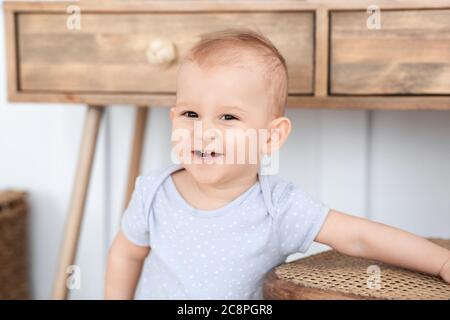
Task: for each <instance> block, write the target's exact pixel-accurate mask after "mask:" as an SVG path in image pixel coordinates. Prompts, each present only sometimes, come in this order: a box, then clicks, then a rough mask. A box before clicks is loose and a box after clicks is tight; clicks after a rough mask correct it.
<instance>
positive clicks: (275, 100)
mask: <svg viewBox="0 0 450 320" xmlns="http://www.w3.org/2000/svg"><path fill="white" fill-rule="evenodd" d="M245 53H247V55H246V54H245ZM248 54H250V56H249V55H248ZM255 57H256V58H257V60H258V62H259V64H257V67H261V68H260V70H262V71H263V73H262V74H263V77H264V80H265V81H267V84H268V85H269V88H270V91H269V95H270V97H271V107H272V111H271V112H272V113H273V115H275V116H277V117H278V116H283V115H284V109H285V105H286V102H287V96H288V71H287V67H286V61H285V59H284V58H283V56H282V55H281V54H280V52H279V51H278V49H277V48H276V47H275V46H274V45H273V43H272V42H271V41H270V40H269V39H268V38H267V37H265V36H264V35H263V34H262V33H261V32H259V31H255V30H252V29H249V28H229V29H225V30H220V31H214V32H209V33H204V34H201V35H200V41H198V42H197V43H196V44H195V45H194V46H193V47H192V48H191V50H190V51H189V52H188V54H187V55H186V57H185V58H184V60H185V61H190V62H197V63H198V64H199V65H200V66H217V65H240V66H249V63H248V61H249V60H250V61H251V58H255ZM249 58H250V59H249ZM183 62H184V61H183ZM183 62H182V64H183Z"/></svg>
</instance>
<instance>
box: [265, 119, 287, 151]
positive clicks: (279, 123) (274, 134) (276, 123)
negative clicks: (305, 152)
mask: <svg viewBox="0 0 450 320" xmlns="http://www.w3.org/2000/svg"><path fill="white" fill-rule="evenodd" d="M291 129H292V125H291V121H290V120H289V118H287V117H279V118H276V119H274V120H272V121H271V122H270V124H269V127H268V139H267V151H268V153H269V154H271V153H273V152H276V151H278V150H279V149H280V148H281V146H282V145H283V144H284V143H285V142H286V140H287V138H288V137H289V134H290V133H291Z"/></svg>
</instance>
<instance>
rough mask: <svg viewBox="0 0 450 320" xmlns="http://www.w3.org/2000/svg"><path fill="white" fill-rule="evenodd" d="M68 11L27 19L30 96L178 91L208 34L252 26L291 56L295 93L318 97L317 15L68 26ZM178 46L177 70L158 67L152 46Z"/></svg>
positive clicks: (21, 50) (112, 17) (88, 19)
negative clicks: (195, 48) (181, 69)
mask: <svg viewBox="0 0 450 320" xmlns="http://www.w3.org/2000/svg"><path fill="white" fill-rule="evenodd" d="M67 18H68V15H67V14H64V13H61V14H59V13H51V14H50V13H49V14H46V13H19V14H18V15H17V32H18V40H17V42H18V71H19V76H18V82H19V90H20V91H25V92H80V93H90V92H92V93H96V92H99V93H115V94H117V93H173V92H175V88H176V79H175V78H176V72H177V67H178V63H179V61H180V57H182V56H184V55H185V54H186V53H187V51H188V50H189V48H190V47H191V46H192V45H193V44H194V43H195V42H196V41H197V40H198V39H199V37H198V35H199V34H201V33H204V32H208V31H213V30H220V29H224V28H227V27H241V26H250V27H255V26H256V27H257V28H259V29H260V30H261V31H262V32H263V33H264V34H266V35H267V36H268V37H269V38H270V39H271V40H272V41H273V42H274V44H275V45H276V46H277V47H278V48H279V50H280V51H281V53H282V54H283V55H284V56H285V58H286V61H287V64H288V69H289V76H290V86H289V90H290V93H292V94H305V95H310V94H312V93H313V69H314V67H313V53H314V52H313V51H314V48H313V32H314V31H313V30H314V26H313V24H314V15H313V13H312V12H250V13H202V12H199V13H195V12H193V13H182V14H180V13H114V14H109V13H83V12H82V13H81V28H80V29H74V30H71V29H69V28H67ZM156 39H164V41H166V42H167V41H168V43H169V47H170V46H173V48H174V53H175V56H176V57H175V60H174V61H173V62H172V63H171V64H163V65H160V64H153V63H152V60H151V59H149V57H148V48H149V46H150V45H151V43H152V41H155V40H156Z"/></svg>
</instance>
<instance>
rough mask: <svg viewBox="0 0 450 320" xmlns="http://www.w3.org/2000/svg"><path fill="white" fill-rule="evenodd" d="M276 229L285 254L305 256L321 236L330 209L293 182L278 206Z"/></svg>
mask: <svg viewBox="0 0 450 320" xmlns="http://www.w3.org/2000/svg"><path fill="white" fill-rule="evenodd" d="M276 210H277V215H276V226H277V231H278V239H279V241H280V249H281V252H282V253H283V254H285V255H290V254H293V253H297V252H301V253H305V252H307V251H308V249H309V247H310V246H311V244H312V243H313V241H314V239H315V238H316V236H317V234H318V233H319V231H320V229H321V227H322V225H323V223H324V222H325V219H326V217H327V215H328V212H329V210H330V208H329V207H328V205H326V204H324V203H322V202H320V201H318V200H317V199H315V198H313V197H312V196H311V195H310V194H309V193H307V192H305V191H303V190H302V189H301V188H299V187H295V186H294V185H293V184H292V183H290V184H289V185H288V186H287V187H286V190H285V191H284V192H283V195H282V196H281V197H280V199H279V201H278V205H277V208H276Z"/></svg>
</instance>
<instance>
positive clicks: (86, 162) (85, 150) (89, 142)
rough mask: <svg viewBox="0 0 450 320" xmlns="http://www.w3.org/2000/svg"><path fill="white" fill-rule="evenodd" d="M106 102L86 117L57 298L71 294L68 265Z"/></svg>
mask: <svg viewBox="0 0 450 320" xmlns="http://www.w3.org/2000/svg"><path fill="white" fill-rule="evenodd" d="M104 108H105V107H103V106H92V105H90V106H88V108H87V113H86V115H85V120H84V129H83V138H82V140H81V145H80V150H79V155H78V157H79V158H78V164H77V171H76V176H75V182H74V185H73V189H72V198H71V203H70V207H69V216H68V217H67V221H66V226H65V234H64V244H63V246H62V249H61V256H60V258H59V267H58V270H57V274H56V277H55V283H54V288H53V298H54V299H66V298H67V297H68V288H67V285H66V281H67V276H68V274H67V268H68V267H69V266H71V265H73V263H74V261H75V257H76V253H77V245H78V238H79V235H80V227H81V222H82V218H83V213H84V208H85V204H86V195H87V191H88V187H89V180H90V176H91V171H92V163H93V160H94V154H95V147H96V144H97V137H98V131H99V127H100V120H101V118H102V115H103V110H104Z"/></svg>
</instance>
